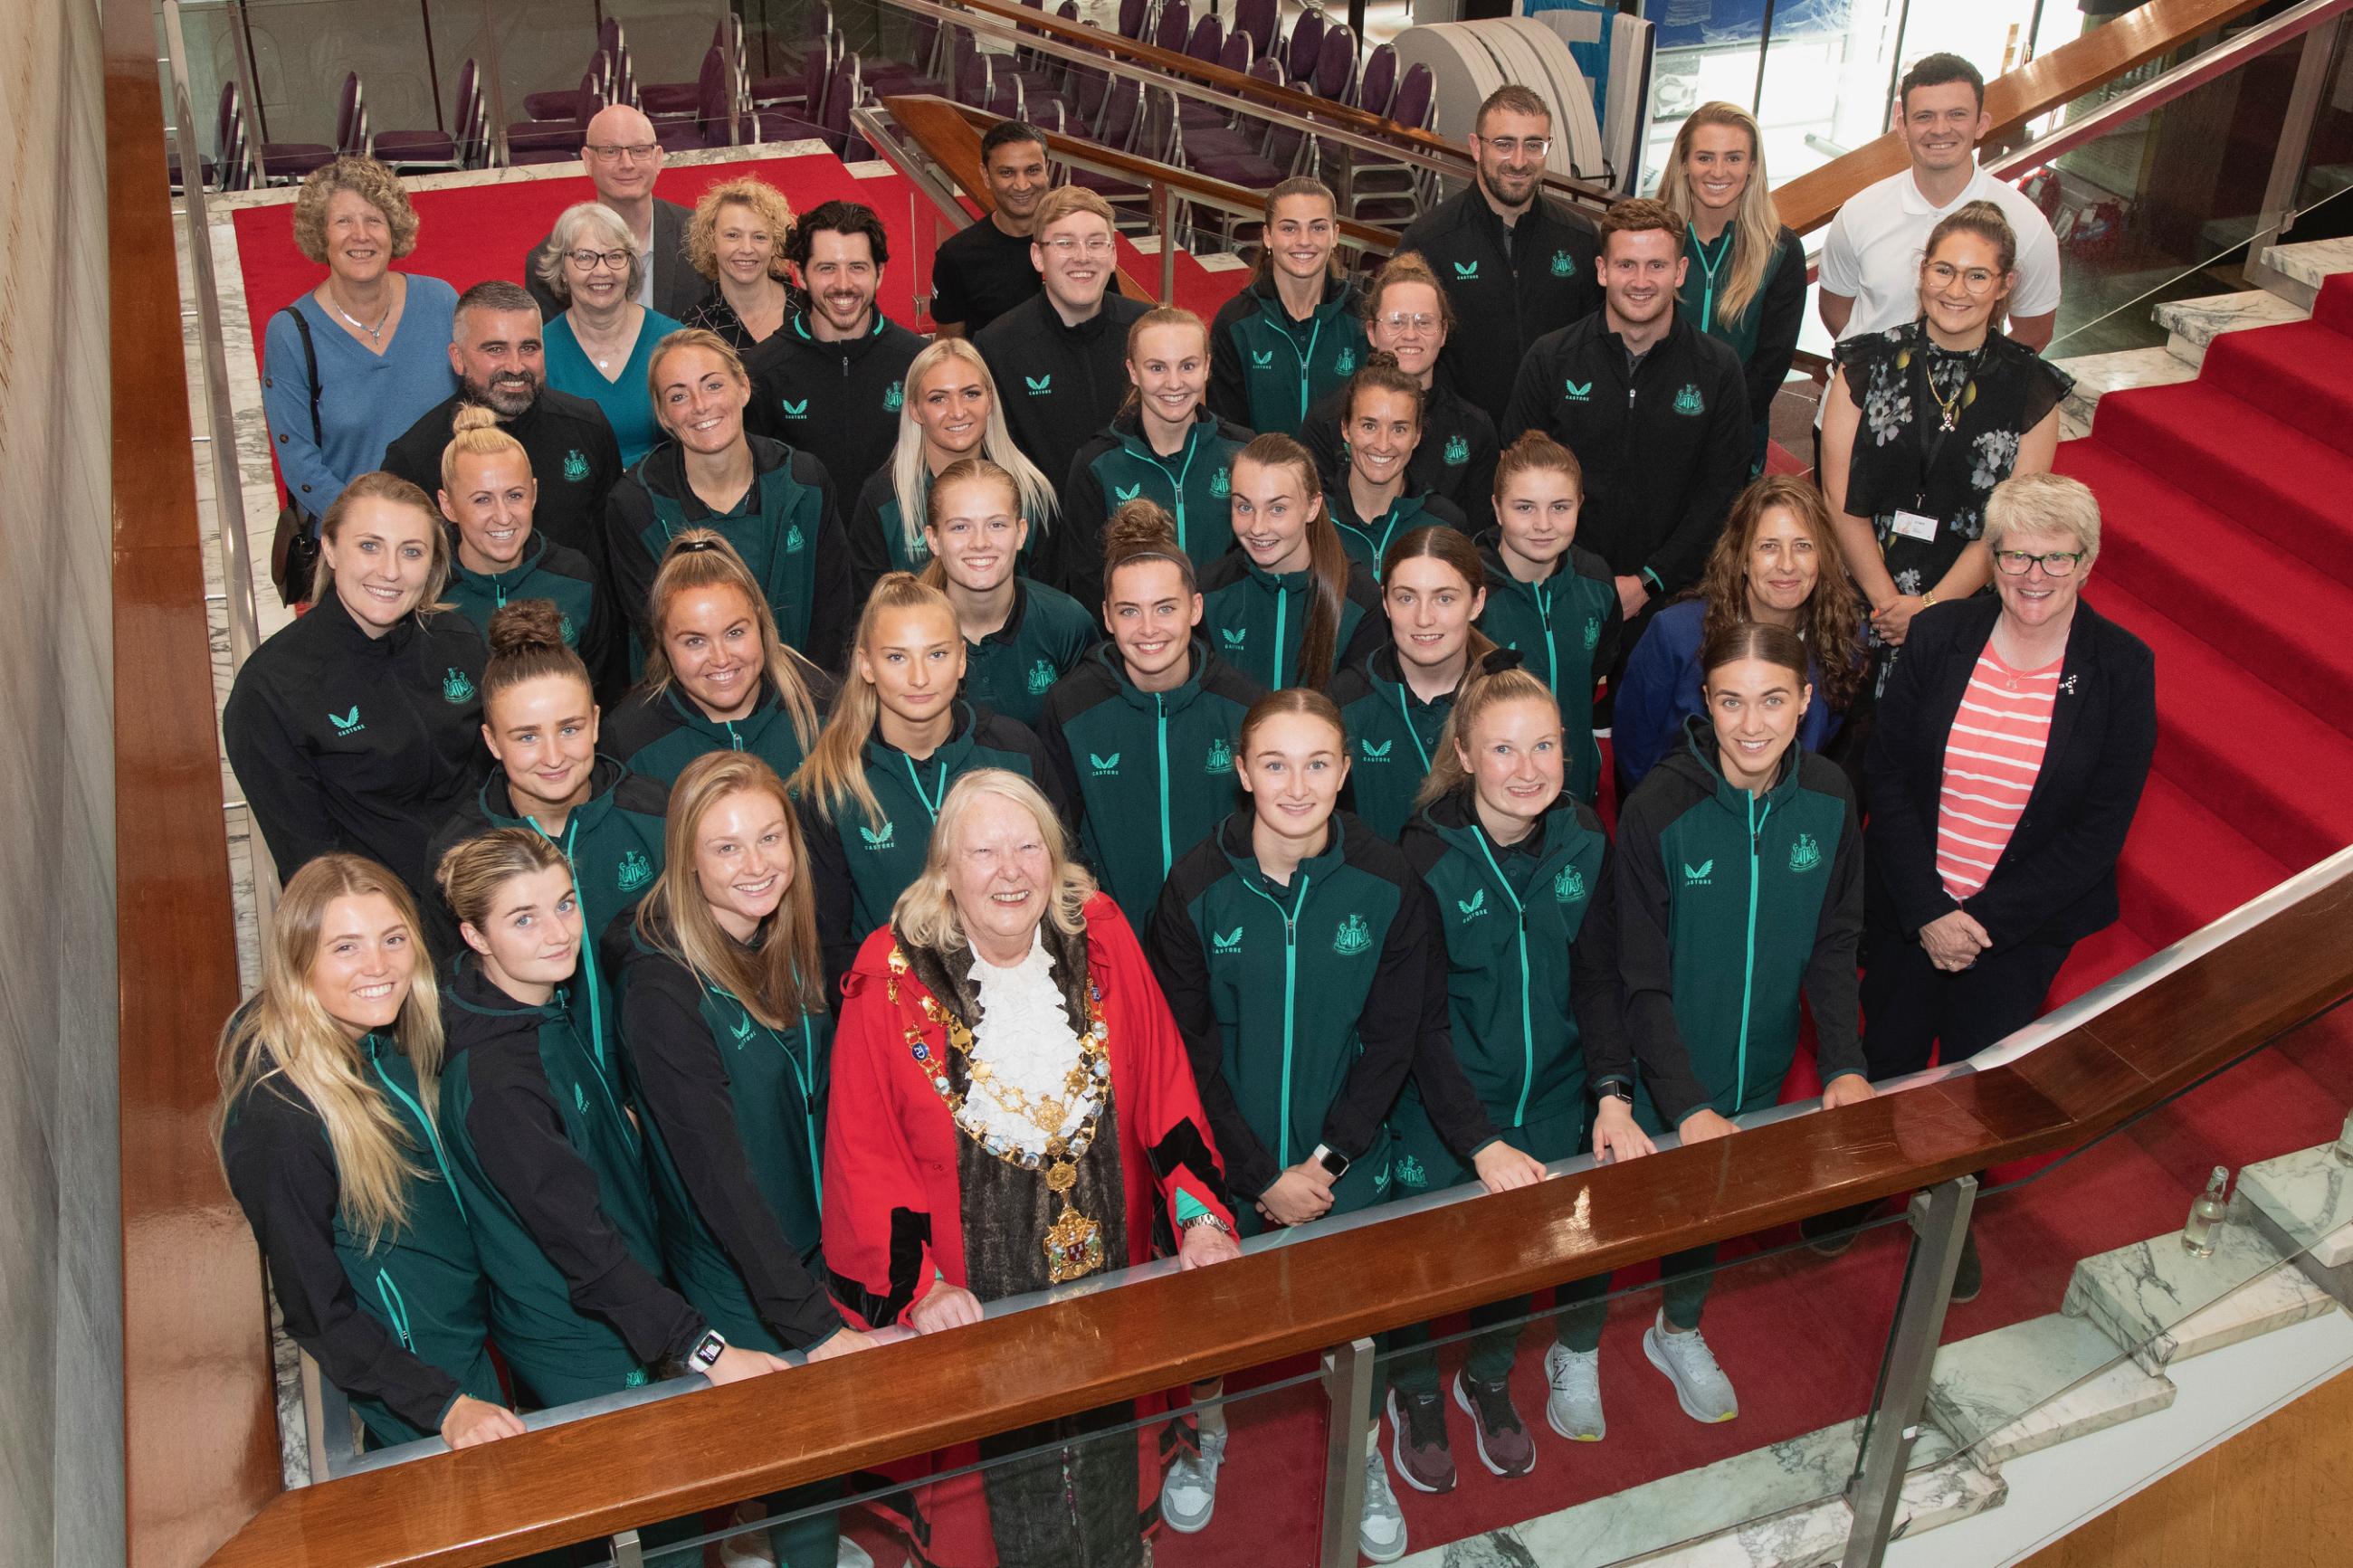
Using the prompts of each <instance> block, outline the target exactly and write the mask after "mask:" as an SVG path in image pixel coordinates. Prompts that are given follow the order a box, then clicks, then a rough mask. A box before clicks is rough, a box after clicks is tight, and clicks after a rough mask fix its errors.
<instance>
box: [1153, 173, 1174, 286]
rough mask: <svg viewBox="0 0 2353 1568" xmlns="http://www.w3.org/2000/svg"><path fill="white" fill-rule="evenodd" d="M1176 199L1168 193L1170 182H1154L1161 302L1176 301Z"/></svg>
mask: <svg viewBox="0 0 2353 1568" xmlns="http://www.w3.org/2000/svg"><path fill="white" fill-rule="evenodd" d="M1175 209H1176V200H1175V198H1173V197H1172V196H1170V195H1169V194H1168V182H1167V181H1166V180H1155V181H1153V182H1152V226H1153V227H1154V228H1155V229H1156V230H1158V231H1159V234H1160V302H1161V303H1162V304H1164V305H1173V304H1175V303H1176V225H1175V224H1174V223H1172V222H1171V221H1169V220H1170V216H1171V215H1172V214H1173V212H1174V211H1175Z"/></svg>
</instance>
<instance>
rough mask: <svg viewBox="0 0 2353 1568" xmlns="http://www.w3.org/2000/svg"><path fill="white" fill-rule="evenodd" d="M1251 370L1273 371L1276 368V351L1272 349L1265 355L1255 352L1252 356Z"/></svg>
mask: <svg viewBox="0 0 2353 1568" xmlns="http://www.w3.org/2000/svg"><path fill="white" fill-rule="evenodd" d="M1250 368H1251V369H1252V370H1272V369H1273V368H1274V351H1273V350H1272V349H1269V350H1267V351H1266V352H1265V353H1255V352H1253V353H1251V355H1250Z"/></svg>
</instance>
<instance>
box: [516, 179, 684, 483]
mask: <svg viewBox="0 0 2353 1568" xmlns="http://www.w3.org/2000/svg"><path fill="white" fill-rule="evenodd" d="M533 268H534V269H535V270H536V271H537V272H538V274H539V280H540V281H541V282H543V283H544V284H546V285H547V287H548V288H549V289H551V290H552V291H553V292H554V295H555V297H556V299H558V300H561V301H563V304H564V307H565V308H564V310H563V311H562V313H560V314H559V315H557V316H555V317H554V319H553V320H551V321H549V322H548V323H547V329H546V331H545V333H544V337H545V342H546V350H547V384H548V385H550V386H552V387H554V388H555V389H556V390H557V391H558V392H568V393H570V394H572V395H574V396H575V397H585V398H586V399H588V400H589V401H590V402H591V403H594V404H596V406H598V407H599V408H602V409H603V410H604V411H605V417H606V419H607V421H608V422H610V424H611V425H612V426H613V437H614V439H615V440H617V441H618V442H619V443H620V447H621V461H622V462H623V463H624V464H626V465H628V466H630V467H635V466H636V464H637V461H638V458H642V457H644V456H645V455H646V453H647V452H649V451H650V450H651V449H652V448H653V447H654V446H655V445H656V444H657V443H658V442H659V441H660V440H661V438H662V431H661V426H659V424H658V423H656V422H655V419H654V405H653V396H652V395H651V393H649V391H648V381H647V371H648V370H649V367H650V365H651V363H652V361H653V353H654V348H655V346H656V345H657V344H659V342H661V341H662V339H664V338H665V337H668V336H669V335H670V333H672V332H674V331H678V330H679V323H678V322H676V321H672V320H670V318H669V317H668V316H665V315H663V314H661V313H660V312H659V311H658V310H648V309H647V308H646V307H645V306H643V305H640V304H638V301H637V294H638V284H639V283H641V282H642V281H644V279H645V268H646V258H645V250H644V247H642V246H640V245H639V244H638V237H637V235H636V234H635V233H633V232H632V231H631V230H630V228H629V226H628V223H627V222H626V221H625V220H624V219H623V218H622V216H621V215H620V214H618V213H617V212H615V211H614V210H613V209H612V208H610V207H608V206H607V205H604V204H603V203H601V202H579V203H576V204H575V205H572V206H568V207H566V208H565V209H564V213H563V216H560V217H558V218H557V219H556V220H555V228H554V232H553V233H551V234H550V235H549V236H548V237H547V244H546V245H545V246H544V247H543V248H542V249H541V251H540V253H539V255H538V257H537V258H535V260H534V262H533Z"/></svg>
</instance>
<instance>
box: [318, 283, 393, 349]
mask: <svg viewBox="0 0 2353 1568" xmlns="http://www.w3.org/2000/svg"><path fill="white" fill-rule="evenodd" d="M327 303H328V304H330V305H332V306H333V307H334V310H335V314H337V315H338V316H341V317H342V318H343V320H345V321H349V322H350V323H351V324H352V325H353V326H354V327H357V328H358V329H359V330H360V331H364V332H365V333H366V334H367V335H368V342H371V343H373V344H374V345H375V346H376V347H377V348H382V347H383V346H384V324H385V322H386V321H390V320H392V306H391V305H389V304H386V305H385V308H384V314H383V315H381V316H378V317H377V318H376V319H375V326H373V327H371V326H369V325H368V324H367V323H366V322H365V321H361V320H360V319H359V318H358V317H357V316H354V315H353V314H352V313H351V312H350V311H349V310H344V309H343V303H342V301H340V300H337V299H336V298H335V291H334V290H333V289H328V290H327Z"/></svg>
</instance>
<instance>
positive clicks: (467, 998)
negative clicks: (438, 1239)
mask: <svg viewBox="0 0 2353 1568" xmlns="http://www.w3.org/2000/svg"><path fill="white" fill-rule="evenodd" d="M443 994H444V1002H445V1005H444V1007H443V1021H444V1024H445V1026H446V1027H447V1029H448V1050H449V1054H448V1060H447V1061H446V1062H445V1063H444V1064H443V1067H442V1069H441V1124H442V1133H443V1136H444V1137H445V1138H446V1139H447V1140H448V1146H449V1163H450V1165H451V1168H452V1170H453V1172H454V1173H455V1177H456V1180H457V1183H458V1186H459V1190H460V1192H461V1193H462V1194H463V1195H464V1197H465V1200H466V1212H467V1215H468V1217H469V1218H470V1219H471V1221H472V1222H473V1226H474V1236H475V1238H476V1240H477V1242H478V1243H479V1245H480V1247H481V1252H482V1268H483V1272H485V1273H486V1274H488V1275H489V1276H490V1279H491V1333H492V1335H493V1337H495V1338H496V1339H497V1341H498V1343H499V1349H500V1350H501V1352H503V1353H504V1354H505V1356H506V1359H507V1365H508V1367H509V1368H510V1369H511V1370H512V1371H513V1372H514V1373H515V1375H516V1376H517V1377H518V1378H519V1379H521V1380H522V1384H524V1386H525V1387H526V1388H527V1389H528V1390H529V1391H530V1393H531V1394H532V1395H533V1398H535V1399H536V1400H537V1401H539V1402H540V1403H542V1404H545V1405H561V1404H565V1403H568V1402H570V1401H572V1400H575V1399H586V1398H592V1397H594V1396H596V1395H597V1394H610V1393H612V1392H614V1391H615V1390H617V1389H620V1388H634V1387H636V1386H638V1384H642V1383H645V1382H646V1381H647V1380H648V1378H649V1375H650V1369H651V1368H653V1367H654V1366H655V1365H657V1364H658V1363H660V1362H662V1361H663V1360H664V1359H665V1358H669V1357H675V1356H681V1355H683V1354H684V1353H685V1352H687V1351H689V1350H691V1349H692V1348H693V1346H694V1343H695V1342H696V1341H697V1340H699V1339H701V1338H702V1333H703V1331H704V1330H705V1329H706V1328H707V1327H708V1325H707V1324H706V1322H705V1321H704V1320H703V1318H702V1314H701V1313H699V1312H697V1311H695V1310H694V1309H693V1308H691V1307H690V1306H689V1305H688V1304H687V1303H686V1301H685V1300H683V1299H682V1298H681V1297H680V1296H679V1295H678V1294H677V1293H676V1292H675V1291H673V1290H671V1289H670V1288H669V1286H667V1285H666V1284H664V1283H663V1281H662V1278H661V1271H662V1254H661V1237H660V1229H659V1224H658V1223H657V1221H656V1218H655V1213H654V1201H653V1193H652V1191H651V1189H650V1188H649V1185H648V1184H647V1181H646V1168H645V1149H644V1144H643V1142H642V1139H641V1137H640V1135H639V1133H638V1130H637V1128H636V1126H635V1125H634V1124H633V1123H631V1121H629V1118H628V1113H627V1112H626V1111H624V1110H623V1109H622V1104H621V1098H620V1095H619V1093H618V1092H617V1090H616V1089H614V1088H613V1086H612V1084H611V1083H610V1082H609V1081H608V1080H607V1079H606V1077H605V1075H604V1074H603V1073H602V1072H600V1071H598V1070H597V1068H596V1058H597V1056H598V1054H599V1053H598V1050H597V1048H596V1047H595V1046H592V1045H591V1044H590V1043H589V1041H588V1040H587V1039H586V1037H585V1036H584V1035H583V1033H582V1029H583V1027H584V1026H585V1024H586V1020H585V1019H584V1018H583V1017H582V1016H580V1014H579V1013H578V1011H577V1010H575V1008H574V1007H572V1006H571V1005H570V1003H569V1001H568V999H567V998H566V997H565V994H564V993H563V992H562V991H558V992H557V994H556V995H555V997H554V999H553V1000H552V1001H550V1002H549V1003H548V1005H545V1006H543V1007H534V1006H532V1005H528V1004H525V1003H522V1002H518V1001H516V1000H515V999H514V998H513V997H511V996H509V995H507V994H505V993H504V992H502V991H501V990H499V989H498V988H497V987H496V986H495V985H493V984H491V982H490V980H489V979H488V978H487V977H486V976H485V975H484V974H483V973H482V969H481V965H480V962H479V961H478V960H475V959H472V958H467V959H463V960H460V961H459V963H458V965H457V966H456V968H455V970H454V972H453V973H452V976H451V978H450V981H449V983H448V985H447V986H446V987H445V988H444V993H443Z"/></svg>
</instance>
